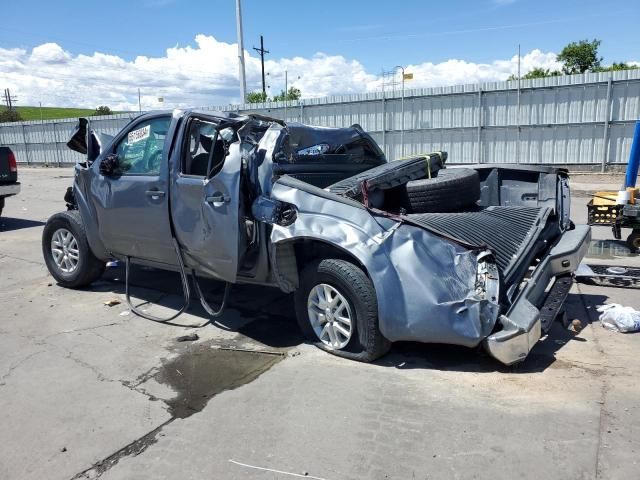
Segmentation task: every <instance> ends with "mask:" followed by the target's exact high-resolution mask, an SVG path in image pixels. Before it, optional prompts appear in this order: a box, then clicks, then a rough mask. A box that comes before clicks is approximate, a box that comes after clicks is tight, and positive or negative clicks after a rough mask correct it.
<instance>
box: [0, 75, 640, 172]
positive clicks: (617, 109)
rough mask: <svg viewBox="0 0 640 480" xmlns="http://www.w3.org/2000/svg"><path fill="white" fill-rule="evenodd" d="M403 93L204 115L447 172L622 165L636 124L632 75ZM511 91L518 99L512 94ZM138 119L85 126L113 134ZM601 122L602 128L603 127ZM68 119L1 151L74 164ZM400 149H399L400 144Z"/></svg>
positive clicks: (113, 118) (15, 137) (1, 129)
mask: <svg viewBox="0 0 640 480" xmlns="http://www.w3.org/2000/svg"><path fill="white" fill-rule="evenodd" d="M520 83H521V85H520V87H521V88H520V90H519V91H518V82H517V81H507V82H490V83H485V84H481V85H454V86H449V87H435V88H421V89H407V90H406V91H405V96H404V116H403V115H402V111H403V101H402V92H401V90H400V89H398V88H396V90H394V91H392V92H389V91H387V92H371V93H365V94H358V95H342V96H333V97H326V98H313V99H305V100H302V101H300V102H288V103H287V104H286V105H285V104H284V103H283V102H279V103H274V102H270V103H265V104H247V105H224V106H218V107H203V108H202V109H203V110H220V111H227V112H238V113H248V112H254V113H260V114H262V115H267V116H272V117H275V118H279V119H285V120H286V121H289V122H302V123H307V124H311V125H320V126H327V127H344V126H349V125H352V124H354V123H358V124H360V125H361V126H362V127H363V128H364V129H365V130H366V131H368V132H370V133H371V135H372V136H373V138H374V139H375V140H376V141H377V142H378V143H379V144H380V146H381V147H382V148H383V149H384V151H385V153H386V155H387V157H388V158H389V159H390V160H394V159H398V158H401V157H402V156H403V155H404V156H408V155H412V154H417V153H424V152H428V151H433V150H446V151H448V152H449V158H450V160H449V161H450V162H451V163H476V162H485V163H487V162H499V163H511V162H521V163H533V164H558V165H566V164H584V165H606V164H616V163H617V164H622V163H626V162H627V160H628V155H629V150H630V147H631V138H632V135H633V129H634V125H635V122H636V121H637V120H638V119H639V118H640V70H627V71H619V72H605V73H590V74H584V75H571V76H560V77H548V78H542V79H534V80H523V81H522V82H520ZM518 92H519V94H518ZM136 115H137V113H131V114H119V115H110V116H105V117H92V118H91V122H92V127H93V128H94V129H95V130H99V131H102V132H104V133H107V134H110V135H115V134H116V133H117V132H118V131H119V130H120V129H121V128H122V127H123V126H124V125H126V124H127V123H128V122H129V121H130V120H131V119H132V118H135V116H136ZM607 122H608V126H607ZM75 124H76V119H62V120H55V121H46V122H37V121H31V122H22V123H14V124H6V123H5V124H0V144H3V145H9V146H10V147H11V148H12V149H13V150H14V152H15V153H16V157H17V159H18V161H19V162H21V163H27V162H28V163H46V164H63V163H72V162H75V161H76V160H78V159H81V158H82V156H81V155H79V154H77V153H75V152H72V151H71V150H69V149H68V148H66V145H65V143H66V141H67V139H68V138H69V135H70V134H71V132H72V131H73V128H74V127H75ZM403 142H404V145H403V144H402V143H403Z"/></svg>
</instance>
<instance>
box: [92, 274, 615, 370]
mask: <svg viewBox="0 0 640 480" xmlns="http://www.w3.org/2000/svg"><path fill="white" fill-rule="evenodd" d="M131 278H132V281H131V287H132V294H133V296H134V297H135V298H136V299H137V302H138V304H140V303H144V302H149V303H153V304H156V305H158V306H160V307H166V308H171V309H177V308H179V306H180V303H181V291H182V287H181V283H180V277H179V275H178V274H177V273H174V272H167V271H163V270H156V269H153V268H148V267H140V266H133V267H132V277H131ZM200 285H201V288H202V291H203V293H204V295H205V298H206V300H207V301H208V302H210V303H211V305H212V306H213V307H214V308H215V307H216V306H217V305H219V303H220V302H221V300H222V296H223V292H224V284H223V283H222V282H217V281H213V280H207V279H200ZM91 290H92V291H103V292H112V293H118V294H124V268H123V267H122V266H120V267H117V268H109V269H107V271H106V272H105V274H104V276H103V278H102V280H101V281H99V282H96V283H95V284H94V285H93V286H92V287H91ZM607 299H608V297H607V296H605V295H589V294H582V295H581V294H577V293H570V294H569V296H568V297H567V301H566V303H565V310H566V314H567V318H568V319H569V320H570V321H571V320H573V319H579V320H580V322H581V324H582V327H583V328H586V327H587V326H588V325H589V324H591V323H592V322H595V321H597V319H598V313H597V312H596V310H595V308H596V306H597V305H602V304H603V303H605V302H606V300H607ZM227 309H228V310H227V313H225V314H223V315H222V316H220V317H218V318H216V319H214V320H213V321H212V323H213V324H214V325H215V326H216V327H218V328H222V329H224V330H227V331H232V332H236V333H239V334H241V335H244V336H246V337H247V338H249V339H251V340H254V341H256V342H259V343H261V344H263V345H265V346H266V347H271V348H288V347H295V346H297V345H300V344H302V343H304V342H305V339H304V337H303V335H302V333H301V331H300V328H299V327H298V324H297V322H296V319H295V312H294V306H293V296H292V295H286V294H283V293H281V292H280V291H278V290H277V289H275V288H265V287H261V286H253V285H233V286H232V290H231V292H230V294H229V299H228V304H227ZM187 312H188V313H189V314H191V315H193V316H194V317H197V318H199V319H201V320H202V323H204V322H205V321H207V320H208V319H209V316H208V315H207V313H206V312H205V311H204V309H203V308H202V307H201V306H200V304H199V302H198V300H197V298H196V297H195V292H194V291H193V289H192V298H191V306H190V308H189V309H188V310H187ZM238 313H239V315H238ZM586 341H587V340H586V339H584V338H583V337H582V336H580V334H579V333H577V334H576V333H575V332H573V331H570V330H569V329H567V328H565V326H564V325H563V324H562V323H561V322H560V321H556V322H554V324H553V325H552V327H551V329H550V331H549V333H548V334H547V335H545V336H544V337H543V338H542V339H541V340H540V341H539V342H538V343H537V344H536V346H535V347H534V348H533V350H532V351H531V353H530V354H529V356H528V357H527V358H526V359H525V361H523V362H521V363H519V364H517V365H512V366H505V365H502V364H501V363H499V362H498V361H497V360H495V359H494V358H492V357H490V356H489V355H488V354H487V353H486V352H485V351H484V350H483V349H482V348H481V347H477V348H467V347H462V346H457V345H443V344H424V343H418V342H397V343H395V344H394V345H393V347H392V349H391V351H390V352H389V353H388V354H387V355H385V356H384V357H382V358H381V359H379V360H378V361H376V362H375V364H376V365H378V366H381V367H390V368H398V369H425V370H428V369H433V370H443V371H460V372H473V373H495V372H502V373H521V374H522V373H537V372H543V371H545V370H546V369H547V368H550V367H552V368H553V366H554V363H556V361H557V360H556V352H558V351H559V350H560V349H561V348H563V347H564V346H565V345H566V344H567V343H569V342H586Z"/></svg>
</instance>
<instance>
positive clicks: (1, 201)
mask: <svg viewBox="0 0 640 480" xmlns="http://www.w3.org/2000/svg"><path fill="white" fill-rule="evenodd" d="M2 210H4V197H0V217H1V216H2Z"/></svg>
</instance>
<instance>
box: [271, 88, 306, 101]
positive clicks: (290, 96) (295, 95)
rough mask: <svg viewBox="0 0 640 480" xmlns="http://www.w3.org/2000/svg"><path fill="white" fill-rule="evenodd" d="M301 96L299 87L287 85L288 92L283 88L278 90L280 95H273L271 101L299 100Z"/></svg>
mask: <svg viewBox="0 0 640 480" xmlns="http://www.w3.org/2000/svg"><path fill="white" fill-rule="evenodd" d="M301 96H302V92H301V91H300V89H298V88H296V87H289V91H288V92H285V91H284V90H282V91H281V92H280V95H276V96H275V97H273V101H274V102H284V101H291V100H300V97H301Z"/></svg>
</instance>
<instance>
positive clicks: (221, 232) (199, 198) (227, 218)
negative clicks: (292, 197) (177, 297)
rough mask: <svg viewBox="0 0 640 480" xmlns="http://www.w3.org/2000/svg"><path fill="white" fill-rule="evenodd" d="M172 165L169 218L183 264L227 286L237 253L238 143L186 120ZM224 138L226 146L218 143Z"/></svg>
mask: <svg viewBox="0 0 640 480" xmlns="http://www.w3.org/2000/svg"><path fill="white" fill-rule="evenodd" d="M183 129H184V130H183V141H182V145H181V147H180V148H179V149H176V150H177V152H176V155H175V156H174V157H173V159H172V164H173V165H174V168H175V167H176V166H179V171H178V172H177V173H176V174H174V184H173V188H172V189H171V214H172V218H173V222H174V226H175V231H176V237H177V239H178V241H179V243H180V245H181V247H182V250H183V253H184V256H185V261H186V262H187V264H188V265H190V266H191V267H192V268H196V269H197V270H199V271H201V273H206V274H208V275H210V276H213V277H216V278H218V279H220V280H224V281H227V282H234V281H235V280H236V276H237V271H238V252H239V245H238V239H239V223H238V222H239V220H238V218H239V208H240V205H239V186H240V168H241V157H240V150H239V142H234V141H233V138H232V137H233V135H228V134H229V133H230V131H229V130H227V131H224V132H222V134H221V132H219V131H218V123H217V122H216V121H213V120H208V119H206V118H201V117H198V116H191V117H189V118H187V120H186V123H185V124H184V126H183ZM224 136H226V138H227V140H225V139H224V138H223V137H224Z"/></svg>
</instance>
